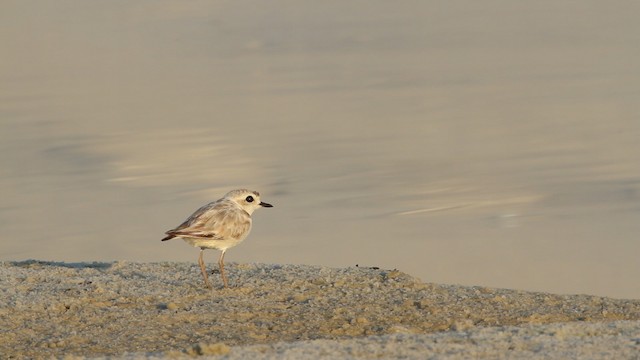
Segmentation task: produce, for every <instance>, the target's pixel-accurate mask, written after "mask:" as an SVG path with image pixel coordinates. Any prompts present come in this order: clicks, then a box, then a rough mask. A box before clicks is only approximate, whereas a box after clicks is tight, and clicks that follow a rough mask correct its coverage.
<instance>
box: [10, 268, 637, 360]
mask: <svg viewBox="0 0 640 360" xmlns="http://www.w3.org/2000/svg"><path fill="white" fill-rule="evenodd" d="M210 266H211V265H210ZM227 269H228V276H229V281H230V284H231V287H230V288H228V289H222V288H220V282H219V281H218V283H217V285H218V286H217V287H216V288H215V289H214V290H207V289H205V288H204V287H203V286H202V285H203V284H202V279H201V276H200V274H199V268H198V266H197V264H195V263H131V262H109V263H61V262H46V261H33V260H30V261H20V262H2V263H0V289H2V293H1V294H0V303H2V304H5V305H3V307H2V308H1V309H0V328H1V329H3V331H2V332H0V353H2V354H3V357H5V358H50V357H63V356H71V355H74V356H79V357H105V356H111V357H116V358H119V357H129V358H138V357H180V356H193V355H221V356H224V357H226V358H246V357H254V358H260V357H261V358H283V357H285V358H286V357H289V358H318V357H327V358H329V357H343V358H379V357H383V358H394V357H405V358H406V357H408V358H421V357H422V358H423V357H424V356H428V355H429V354H431V355H438V356H441V357H443V358H456V356H459V357H461V358H462V357H469V356H473V357H496V356H501V357H509V356H517V357H519V358H523V357H524V358H538V357H544V356H556V355H557V356H573V355H575V356H578V355H586V356H587V357H590V358H606V357H607V356H617V357H632V356H631V355H632V354H634V351H636V352H637V351H640V340H639V339H640V325H639V324H640V322H638V320H640V300H621V299H611V298H604V297H596V296H587V295H554V294H549V293H540V292H524V291H514V290H507V289H494V288H486V287H465V286H454V285H439V284H431V283H424V282H422V281H420V280H419V279H417V278H414V277H412V276H410V275H407V274H405V273H402V272H400V271H397V270H385V269H377V268H365V267H351V268H342V269H338V268H327V267H315V266H302V265H265V264H237V263H229V264H228V267H227ZM213 276H214V277H213V279H214V280H219V278H218V277H219V275H218V274H214V275H213ZM636 356H637V355H636Z"/></svg>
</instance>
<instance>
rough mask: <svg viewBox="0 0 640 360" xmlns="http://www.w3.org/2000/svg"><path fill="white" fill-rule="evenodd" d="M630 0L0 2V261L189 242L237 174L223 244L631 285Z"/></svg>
mask: <svg viewBox="0 0 640 360" xmlns="http://www.w3.org/2000/svg"><path fill="white" fill-rule="evenodd" d="M639 4H640V3H638V2H635V1H619V2H615V5H614V4H612V3H605V2H599V1H583V2H568V1H540V2H535V3H533V2H528V3H519V2H511V1H497V0H491V1H483V2H476V1H461V2H437V1H403V2H386V1H355V2H348V3H344V2H341V1H322V2H303V3H300V2H293V3H292V2H288V1H272V2H261V1H246V2H235V1H234V2H222V1H217V2H209V1H193V2H180V1H137V2H129V1H110V2H87V1H56V2H50V1H30V2H26V1H4V2H3V3H2V4H1V5H0V24H2V26H1V27H0V28H1V30H0V44H1V45H0V53H2V56H1V60H0V129H1V130H0V194H2V201H1V202H0V229H1V230H2V237H1V239H0V260H21V259H29V258H35V259H43V260H59V261H94V260H95V261H111V260H131V261H194V262H195V261H196V258H197V250H196V249H194V248H190V247H189V246H187V245H185V244H184V243H182V242H179V241H177V242H168V243H161V242H160V238H161V237H162V236H163V232H164V231H165V230H167V229H170V228H172V227H174V226H176V225H178V224H179V223H180V222H182V221H183V220H184V218H186V217H187V216H188V215H190V214H191V212H192V211H194V210H195V209H196V208H198V207H199V206H201V205H202V204H204V203H206V202H209V201H211V200H215V199H217V198H219V197H220V196H222V195H223V194H224V193H225V192H226V191H228V190H230V189H233V188H238V187H249V188H252V189H257V190H259V191H260V192H261V193H262V194H263V198H264V200H265V201H267V202H270V203H273V204H275V206H276V207H275V208H273V209H266V210H261V211H259V212H257V213H256V214H255V216H254V225H255V226H254V229H253V233H252V234H251V236H250V237H249V238H248V240H247V241H246V242H244V243H243V244H242V245H240V246H238V247H236V248H234V249H233V250H231V251H229V253H228V255H227V260H228V261H236V262H265V263H296V264H319V265H326V266H336V267H346V266H354V265H356V264H359V265H360V266H379V267H383V268H398V269H400V270H403V271H405V272H408V273H410V274H413V275H415V276H418V277H420V278H421V279H422V280H424V281H429V282H438V283H456V284H465V285H485V286H493V287H509V288H517V289H527V290H543V291H550V292H558V293H589V294H598V295H607V296H612V297H630V298H631V297H634V298H639V297H640V282H639V281H638V278H639V277H640V261H638V256H639V255H638V254H640V241H639V234H640V105H639V104H640V101H639V100H640V67H639V66H638V64H640V46H638V44H640V23H639V22H638V21H637V16H636V15H637V14H638V13H640V5H639ZM217 256H218V254H217V253H216V252H214V251H211V252H209V253H208V254H207V255H206V257H207V258H208V259H207V260H208V261H209V262H215V260H216V259H217ZM197 276H198V274H197V273H194V281H197V280H198V279H199V278H198V277H197ZM230 276H232V274H230Z"/></svg>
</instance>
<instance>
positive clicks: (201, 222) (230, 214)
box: [162, 201, 251, 241]
mask: <svg viewBox="0 0 640 360" xmlns="http://www.w3.org/2000/svg"><path fill="white" fill-rule="evenodd" d="M249 230H251V216H250V215H249V214H248V213H247V212H246V211H244V210H242V209H240V208H238V206H237V205H235V204H234V203H232V202H230V201H216V202H212V203H209V204H207V205H204V206H202V207H201V208H199V209H198V210H196V211H195V212H194V213H193V214H192V215H191V216H189V218H188V219H187V220H185V221H184V222H183V223H182V224H180V225H179V226H178V227H176V228H175V229H171V230H169V231H167V232H166V234H167V236H166V237H165V238H164V239H162V241H165V240H170V239H173V238H176V237H183V238H202V239H209V240H212V239H213V240H227V239H243V238H244V237H246V235H247V234H248V233H249Z"/></svg>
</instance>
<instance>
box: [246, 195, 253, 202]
mask: <svg viewBox="0 0 640 360" xmlns="http://www.w3.org/2000/svg"><path fill="white" fill-rule="evenodd" d="M245 200H247V202H253V196H251V195H249V196H247V198H246V199H245Z"/></svg>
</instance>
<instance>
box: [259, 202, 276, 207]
mask: <svg viewBox="0 0 640 360" xmlns="http://www.w3.org/2000/svg"><path fill="white" fill-rule="evenodd" d="M260 206H262V207H273V205H271V204H267V203H266V202H262V201H260Z"/></svg>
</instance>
